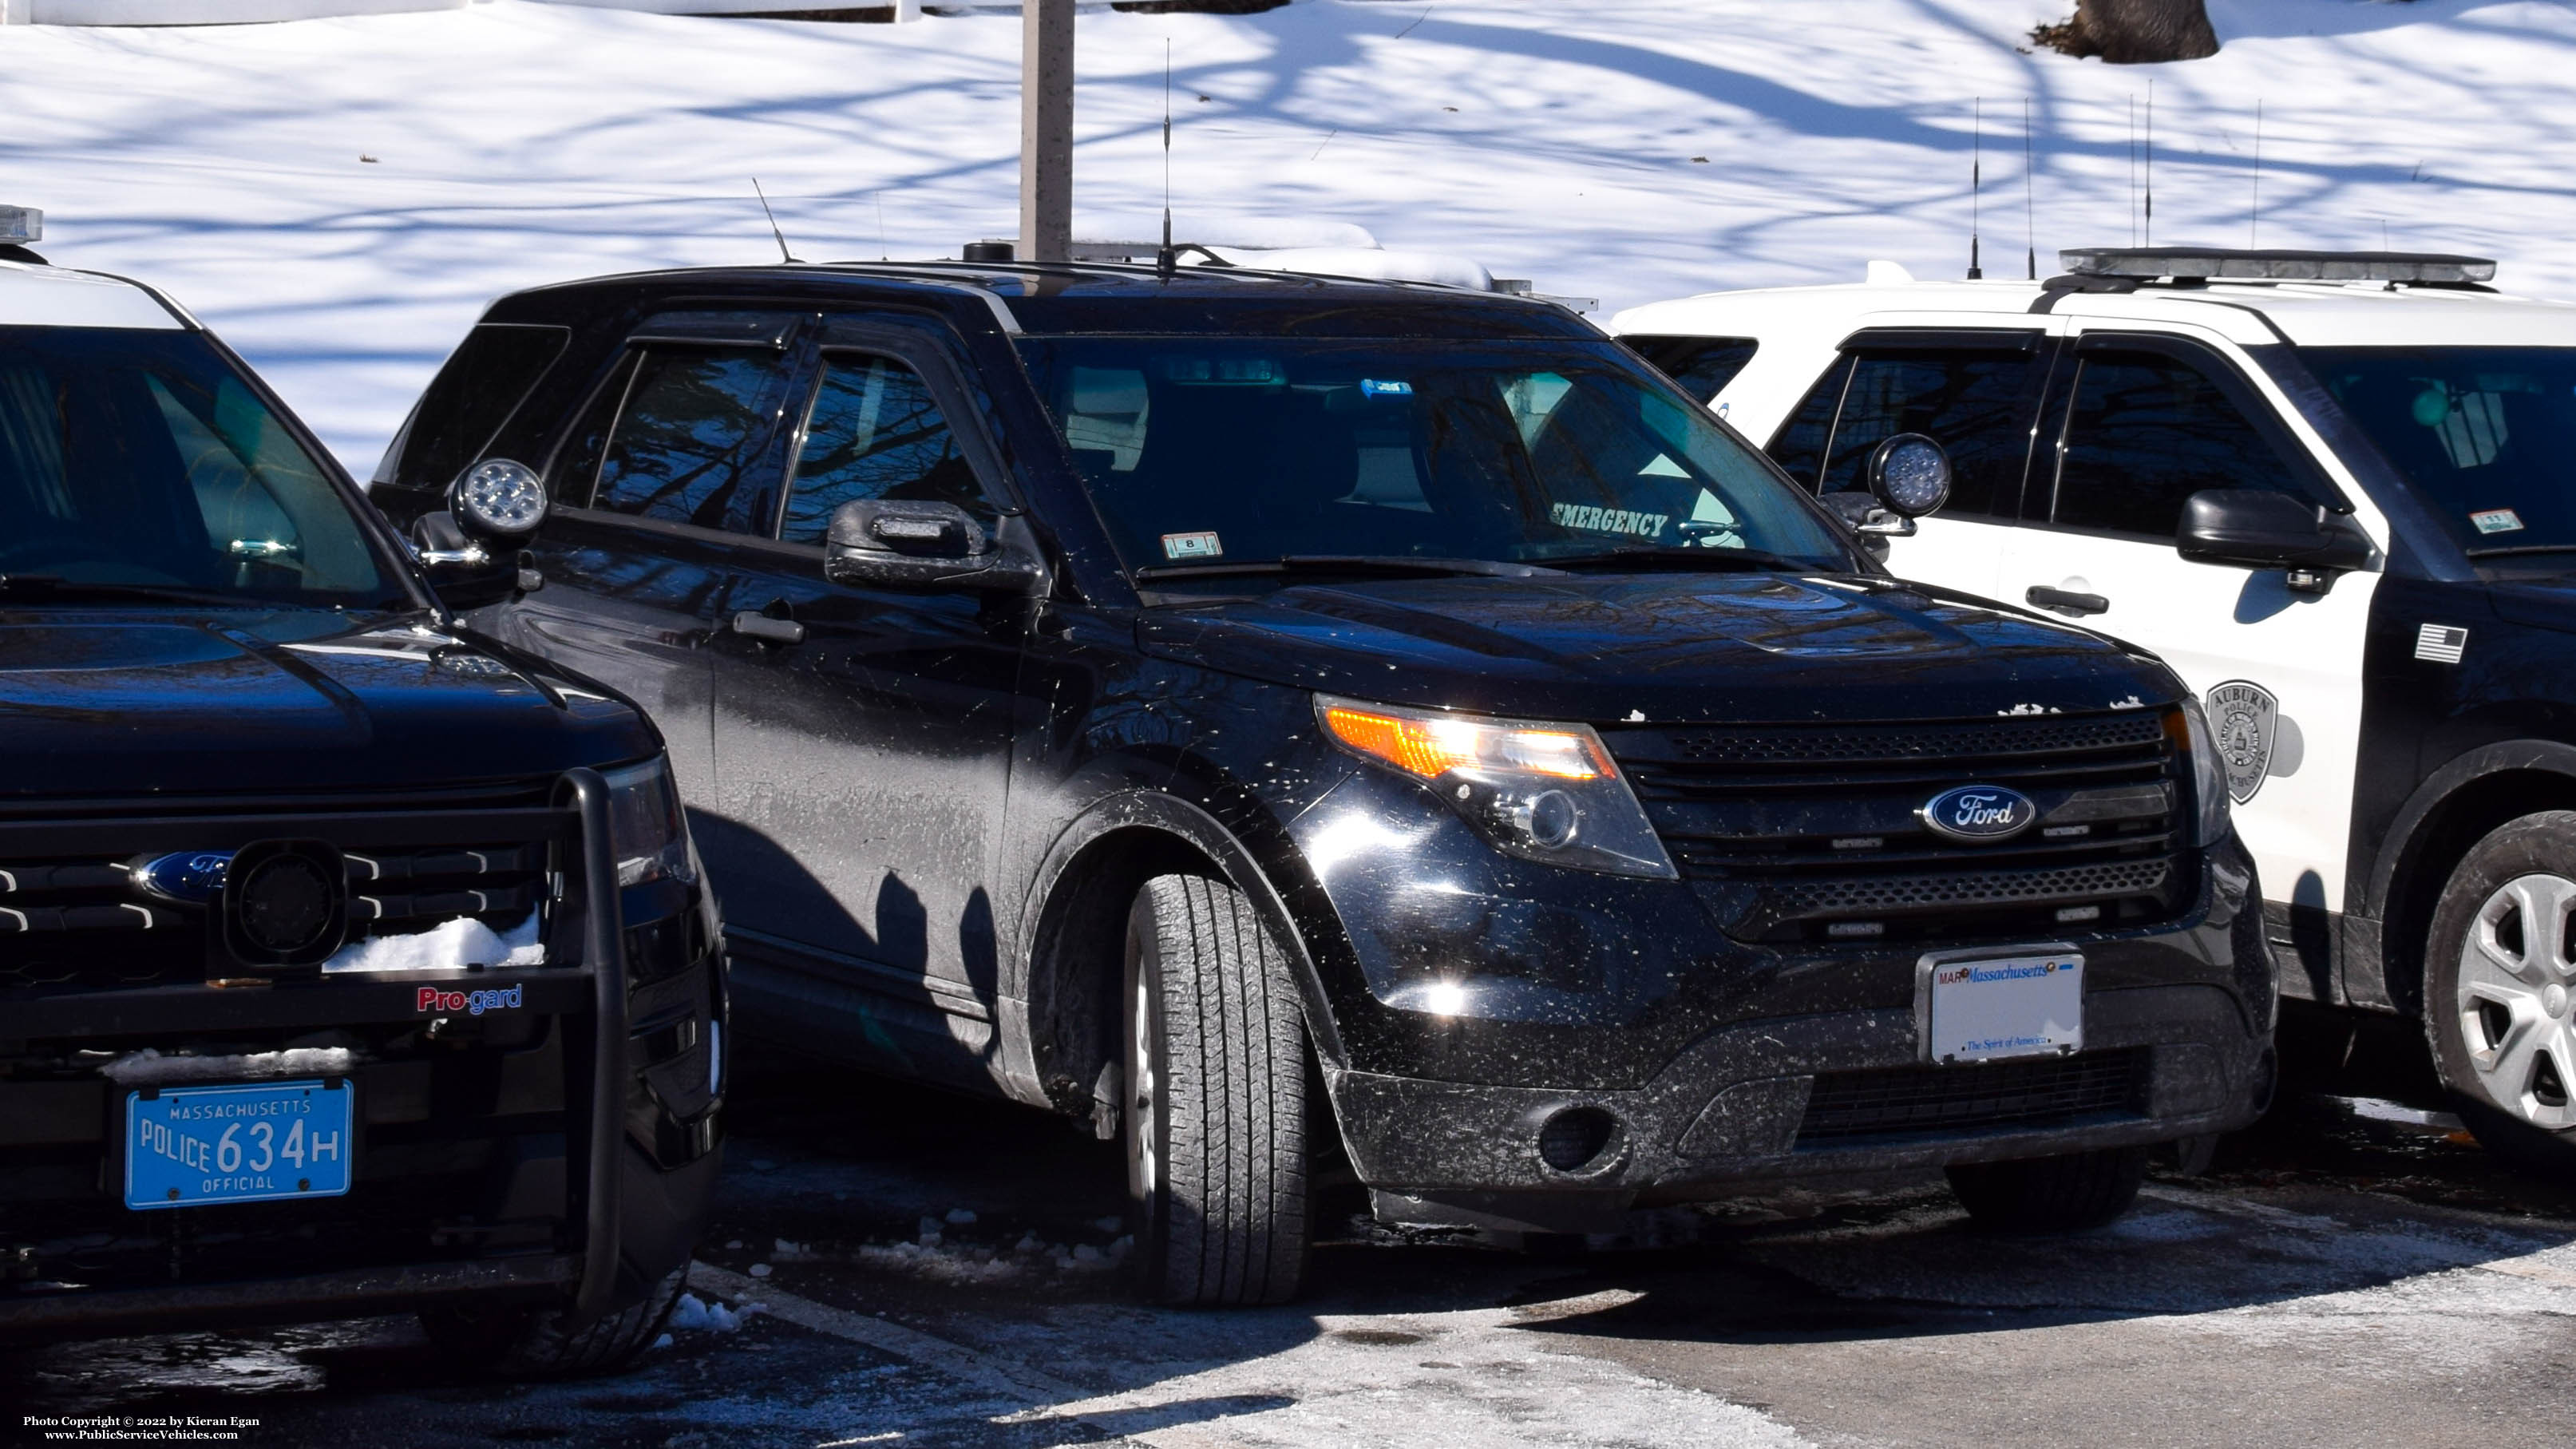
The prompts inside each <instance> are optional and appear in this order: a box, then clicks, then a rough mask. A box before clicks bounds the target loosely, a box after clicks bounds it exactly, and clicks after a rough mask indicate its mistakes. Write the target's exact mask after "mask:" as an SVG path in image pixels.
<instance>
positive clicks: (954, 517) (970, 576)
mask: <svg viewBox="0 0 2576 1449" xmlns="http://www.w3.org/2000/svg"><path fill="white" fill-rule="evenodd" d="M823 576H824V577H825V578H828V579H830V580H831V581H832V582H834V583H836V584H851V585H856V586H859V587H863V588H865V587H877V588H885V587H894V588H924V587H936V586H939V585H966V586H971V587H979V588H1012V589H1026V588H1028V587H1030V586H1032V585H1033V584H1035V583H1036V582H1037V579H1038V577H1039V569H1038V566H1037V564H1036V562H1035V561H1034V560H1032V559H1030V558H1028V557H1026V556H1025V555H1023V554H1020V553H1019V552H1017V551H1015V550H1009V549H1003V548H998V547H996V546H995V545H994V542H993V538H992V536H991V535H990V534H987V533H986V532H985V531H984V526H983V525H982V524H980V523H977V522H976V521H975V519H974V517H973V516H972V515H971V514H969V513H967V511H966V510H965V509H963V508H960V507H958V506H957V505H956V504H954V503H935V502H928V501H920V500H912V499H865V498H863V499H858V500H855V501H853V502H849V503H844V504H842V505H841V506H840V507H839V508H836V509H834V510H833V511H832V526H831V531H830V533H829V534H828V535H827V541H826V543H825V544H824V546H823Z"/></svg>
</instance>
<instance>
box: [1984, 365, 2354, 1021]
mask: <svg viewBox="0 0 2576 1449" xmlns="http://www.w3.org/2000/svg"><path fill="white" fill-rule="evenodd" d="M2043 426H2044V428H2045V430H2046V437H2047V446H2046V448H2045V449H2044V450H2043V453H2042V457H2041V459H2040V461H2039V464H2038V466H2036V467H2035V468H2034V469H2033V473H2032V481H2031V487H2030V490H2029V495H2028V503H2027V509H2026V511H2027V513H2028V515H2029V516H2028V518H2027V520H2026V522H2025V524H2024V526H2023V527H2020V528H2017V529H2013V530H2010V531H2009V542H2008V543H2007V544H2006V547H2005V549H2004V554H2003V560H2002V569H2001V577H2000V588H1999V589H1998V592H1999V593H2001V594H2002V595H2003V596H2004V597H2006V598H2008V599H2011V600H2013V601H2015V602H2025V601H2026V602H2029V603H2032V604H2036V605H2039V606H2041V607H2049V608H2052V609H2053V611H2054V612H2056V613H2058V614H2060V615H2061V616H2063V617H2067V618H2069V619H2072V620H2075V621H2077V622H2080V623H2083V624H2085V625H2086V626H2088V627H2091V628H2096V629H2100V630H2102V631H2103V632H2105V633H2108V634H2112V635H2116V636H2118V637H2119V638H2122V639H2126V640H2129V641H2131V642H2133V643H2136V644H2139V645H2142V646H2144V647H2146V648H2148V649H2151V650H2153V651H2155V652H2156V653H2157V654H2160V655H2162V656H2163V657H2164V659H2165V661H2166V662H2167V663H2168V664H2170V665H2172V666H2173V668H2174V671H2175V672H2176V673H2177V674H2179V675H2181V676H2182V679H2183V682H2184V683H2185V684H2186V685H2188V686H2189V687H2190V688H2191V689H2192V691H2193V692H2194V693H2196V694H2198V695H2199V696H2200V697H2201V699H2202V702H2203V704H2204V706H2205V707H2206V708H2207V709H2208V711H2209V714H2210V717H2211V720H2212V723H2213V725H2214V727H2215V728H2216V730H2217V732H2218V735H2219V738H2220V742H2221V746H2222V752H2223V753H2224V754H2225V756H2226V759H2227V766H2228V774H2229V788H2230V793H2231V794H2232V795H2233V796H2234V797H2235V800H2236V823H2237V829H2238V831H2239V833H2240V834H2241V835H2242V836H2243V838H2244V839H2245V842H2246V843H2247V845H2248V846H2249V847H2251V848H2252V850H2253V852H2254V857H2255V861H2256V863H2257V865H2258V866H2259V867H2260V869H2261V871H2262V876H2263V888H2264V893H2265V895H2266V896H2267V897H2268V898H2270V899H2271V900H2272V901H2274V902H2277V903H2282V904H2285V905H2295V906H2297V907H2301V908H2305V909H2304V910H2302V911H2300V912H2299V913H2298V915H2299V918H2300V919H2301V921H2303V922H2304V925H2303V926H2302V930H2303V931H2322V930H2323V929H2324V918H2323V914H2322V913H2323V912H2324V911H2325V910H2326V909H2327V908H2328V907H2329V906H2330V905H2331V906H2336V907H2339V906H2340V904H2341V902H2342V899H2343V889H2344V880H2343V876H2344V858H2345V844H2346V833H2347V830H2348V824H2349V821H2350V818H2351V808H2352V790H2353V771H2354V765H2355V759H2356V752H2357V749H2358V743H2359V740H2358V730H2359V721H2360V717H2361V649H2362V642H2363V633H2364V628H2365V625H2366V624H2367V621H2368V617H2369V610H2370V596H2371V592H2372V589H2373V588H2374V586H2375V585H2376V584H2377V582H2378V577H2379V576H2378V574H2376V573H2375V572H2359V573H2351V574H2346V575H2343V576H2341V577H2339V578H2337V579H2336V580H2335V581H2334V584H2333V587H2332V589H2331V591H2330V592H2327V593H2324V594H2315V593H2301V592H2294V591H2293V590H2292V589H2291V588H2290V587H2289V579H2288V574H2287V572H2286V571H2284V570H2281V569H2246V568H2236V567H2230V566H2222V565H2212V564H2199V563H2192V562H2188V561H2186V560H2185V559H2184V558H2183V557H2182V556H2181V554H2179V553H2178V552H2176V551H2175V548H2174V531H2175V529H2176V527H2177V526H2178V525H2179V524H2180V522H2181V517H2182V508H2183V502H2184V500H2185V499H2187V498H2189V497H2190V496H2191V495H2192V494H2194V493H2196V492H2199V491H2201V490H2202V489H2208V488H2246V489H2265V490H2270V491H2275V492H2281V493H2288V494H2292V495H2294V496H2297V497H2299V498H2301V499H2304V500H2308V501H2312V502H2317V503H2322V504H2326V505H2328V506H2330V507H2336V508H2342V507H2345V506H2347V505H2346V502H2345V496H2344V494H2343V492H2342V491H2341V490H2340V489H2339V488H2338V487H2337V486H2336V485H2335V484H2334V483H2333V482H2332V481H2331V480H2329V479H2328V478H2327V477H2326V476H2325V475H2324V474H2323V473H2322V472H2321V471H2320V470H2319V468H2318V467H2317V465H2316V463H2315V461H2314V460H2313V457H2312V456H2311V454H2310V453H2309V451H2308V448H2307V447H2306V445H2305V444H2304V443H2303V442H2302V441H2301V440H2300V439H2299V438H2298V437H2296V436H2295V435H2294V434H2292V433H2291V432H2290V431H2289V430H2288V429H2287V428H2286V427H2285V426H2284V425H2283V424H2282V422H2281V421H2280V419H2279V415H2278V413H2277V412H2276V411H2275V408H2274V405H2273V404H2272V402H2271V401H2270V399H2269V398H2268V396H2267V395H2265V394H2264V393H2263V392H2261V391H2260V389H2258V388H2257V387H2256V386H2255V385H2254V383H2253V382H2252V381H2251V380H2250V379H2249V377H2248V376H2247V374H2246V373H2245V372H2244V371H2243V370H2241V369H2239V368H2238V367H2237V366H2236V365H2235V364H2234V363H2233V362H2232V361H2231V360H2230V359H2228V358H2227V357H2226V356H2225V355H2224V354H2223V353H2221V352H2220V351H2219V350H2218V349H2217V348H2216V347H2214V346H2212V345H2210V344H2208V343H2206V342H2204V341H2201V340H2198V339H2195V338H2190V337H2185V336H2177V335H2170V334H2161V333H2141V332H2126V331H2093V332H2087V333H2084V334H2081V335H2079V336H2078V337H2077V338H2076V339H2074V341H2073V342H2072V344H2071V346H2070V348H2069V351H2068V354H2067V356H2066V358H2065V362H2064V364H2063V365H2061V367H2060V368H2059V369H2058V379H2057V382H2056V383H2055V384H2054V385H2053V386H2052V388H2051V398H2050V403H2049V410H2048V416H2047V418H2046V420H2045V422H2044V424H2043ZM2357 521H2358V522H2360V523H2361V524H2362V525H2363V527H2364V528H2365V530H2366V531H2368V532H2369V533H2370V534H2371V536H2372V537H2373V538H2374V539H2377V540H2379V541H2380V542H2381V544H2382V545H2383V546H2384V545H2385V541H2386V538H2387V534H2386V531H2385V528H2384V526H2383V525H2382V524H2381V523H2380V522H2379V521H2378V520H2377V518H2376V517H2375V516H2370V515H2367V514H2366V513H2365V514H2364V515H2363V516H2361V517H2359V518H2358V519H2357ZM2109 702H2110V701H2105V703H2109ZM2274 914H2275V917H2276V928H2278V927H2281V926H2283V925H2284V924H2285V923H2288V922H2289V921H2290V919H2291V917H2290V915H2289V913H2286V912H2282V911H2277V910H2276V911H2275V913H2274ZM2323 944H2324V943H2323V942H2322V940H2303V941H2301V942H2300V946H2301V949H2300V950H2299V952H2298V955H2299V956H2300V957H2301V959H2302V965H2303V966H2304V967H2305V968H2306V970H2305V972H2304V974H2303V975H2301V976H2300V979H2297V980H2291V981H2287V982H2286V983H2285V989H2288V990H2290V991H2291V992H2292V993H2293V994H2301V995H2313V996H2316V997H2319V998H2324V997H2327V996H2329V995H2330V993H2329V991H2328V990H2327V985H2328V983H2327V981H2326V978H2325V975H2324V973H2325V970H2326V967H2325V964H2324V962H2325V956H2324V953H2323ZM2309 948H2314V949H2309ZM2285 964H2286V963H2285ZM2285 974H2296V973H2285Z"/></svg>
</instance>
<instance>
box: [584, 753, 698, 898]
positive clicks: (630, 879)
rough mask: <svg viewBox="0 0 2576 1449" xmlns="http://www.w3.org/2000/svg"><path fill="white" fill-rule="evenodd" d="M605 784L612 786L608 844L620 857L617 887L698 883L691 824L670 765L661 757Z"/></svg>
mask: <svg viewBox="0 0 2576 1449" xmlns="http://www.w3.org/2000/svg"><path fill="white" fill-rule="evenodd" d="M603 778H605V779H606V780H607V781H608V844H609V848H610V849H611V850H613V851H615V852H616V853H617V883H618V884H619V885H622V886H631V885H642V884H644V883H645V882H647V881H656V880H682V881H688V880H695V879H697V870H696V868H695V867H694V866H692V865H691V864H690V861H689V826H688V820H687V817H685V816H683V815H682V814H681V813H680V792H679V789H678V788H677V787H676V786H674V785H673V784H672V783H671V766H670V763H669V762H668V761H666V760H664V759H662V758H660V757H659V756H656V757H655V758H653V759H650V760H647V761H645V762H644V763H643V764H640V765H629V766H627V767H626V768H625V769H622V770H609V771H606V772H605V773H604V775H603Z"/></svg>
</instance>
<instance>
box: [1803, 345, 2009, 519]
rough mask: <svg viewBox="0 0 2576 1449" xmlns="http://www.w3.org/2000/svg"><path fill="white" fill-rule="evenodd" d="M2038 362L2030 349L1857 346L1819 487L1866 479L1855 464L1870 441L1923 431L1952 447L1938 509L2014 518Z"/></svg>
mask: <svg viewBox="0 0 2576 1449" xmlns="http://www.w3.org/2000/svg"><path fill="white" fill-rule="evenodd" d="M2038 368H2039V357H2038V354H2037V353H2035V352H2008V351H1987V350H1982V349H1967V348H1962V349H1959V350H1957V351H1924V352H1914V351H1906V352H1885V353H1878V354H1875V355H1872V354H1871V353H1869V352H1866V351H1863V352H1860V353H1859V354H1857V358H1856V361H1855V362H1854V365H1853V368H1852V374H1851V386H1850V387H1849V388H1848V389H1847V390H1845V392H1844V394H1843V408H1842V417H1841V419H1840V420H1839V421H1838V422H1837V423H1836V424H1835V425H1834V439H1833V445H1832V446H1833V456H1832V458H1831V459H1830V460H1829V461H1828V462H1827V464H1826V466H1825V470H1824V477H1825V484H1824V488H1823V489H1822V490H1821V491H1823V492H1827V493H1831V492H1834V491H1836V490H1838V489H1845V488H1866V487H1868V486H1869V482H1868V480H1867V479H1865V478H1863V477H1862V476H1861V469H1862V467H1863V466H1864V465H1865V464H1866V463H1867V462H1868V461H1869V452H1870V449H1872V448H1875V447H1877V446H1878V445H1879V444H1880V443H1882V442H1884V441H1886V440H1887V439H1889V438H1891V437H1894V436H1895V435H1896V434H1898V433H1922V434H1925V435H1926V436H1928V437H1931V438H1934V439H1937V440H1938V441H1939V442H1940V444H1941V446H1942V447H1944V448H1947V449H1949V450H1950V465H1951V467H1952V469H1953V470H1954V474H1955V479H1956V481H1955V483H1954V485H1953V488H1952V491H1951V494H1950V502H1949V503H1948V504H1947V505H1946V506H1945V507H1944V508H1943V509H1942V510H1941V511H1942V513H1943V514H1945V515H1948V514H1966V515H1970V516H1974V517H1986V518H2010V517H2012V516H2013V515H2014V514H2016V513H2017V512H2019V510H2020V506H2021V479H2022V468H2023V466H2024V464H2025V463H2026V462H2027V461H2028V458H2029V456H2030V428H2031V408H2032V406H2033V403H2032V400H2031V398H2030V396H2029V392H2030V387H2031V383H2032V381H2033V376H2034V374H2035V373H2036V372H2037V371H2038Z"/></svg>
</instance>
